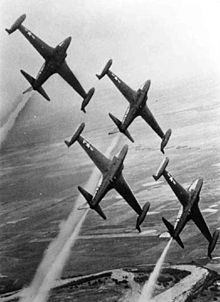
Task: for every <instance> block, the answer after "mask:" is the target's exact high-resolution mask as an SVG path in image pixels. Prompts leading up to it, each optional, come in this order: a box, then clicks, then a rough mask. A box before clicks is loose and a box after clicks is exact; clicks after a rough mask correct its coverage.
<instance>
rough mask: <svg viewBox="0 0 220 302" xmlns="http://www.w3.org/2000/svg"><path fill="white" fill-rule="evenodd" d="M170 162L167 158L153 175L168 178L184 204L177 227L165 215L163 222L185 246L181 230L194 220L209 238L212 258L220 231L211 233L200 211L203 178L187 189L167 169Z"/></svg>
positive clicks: (172, 235) (156, 177)
mask: <svg viewBox="0 0 220 302" xmlns="http://www.w3.org/2000/svg"><path fill="white" fill-rule="evenodd" d="M168 163H169V159H168V158H165V159H164V160H163V161H162V163H161V165H160V167H159V169H158V171H157V173H156V174H155V175H153V177H154V179H155V180H158V179H159V178H160V177H161V176H162V175H163V176H164V178H165V179H166V181H167V183H168V184H169V186H170V187H171V189H172V190H173V192H174V193H175V195H176V197H177V198H178V199H179V201H180V203H181V204H182V207H183V211H182V214H181V216H180V218H179V221H178V222H177V224H176V227H175V229H174V227H173V226H172V224H171V223H170V222H169V221H167V220H166V219H165V218H164V217H163V218H162V219H163V222H164V224H165V225H166V227H167V229H168V231H169V233H170V235H171V237H173V238H174V239H175V240H176V241H177V242H178V243H179V245H180V246H181V247H182V248H184V245H183V243H182V241H181V239H180V237H179V235H180V233H181V231H182V230H183V228H184V227H185V225H186V223H187V222H188V221H189V220H190V219H191V220H193V222H194V223H195V224H196V225H197V227H198V228H199V230H200V231H201V233H202V234H203V235H204V237H205V238H206V239H207V240H208V242H209V245H208V257H209V258H211V253H212V251H213V250H214V248H215V246H216V243H217V240H218V237H219V232H218V231H217V230H216V231H215V232H214V233H213V236H212V235H211V233H210V231H209V228H208V226H207V224H206V222H205V220H204V218H203V216H202V214H201V212H200V209H199V206H198V203H199V199H200V191H201V188H202V185H203V179H202V178H199V179H196V180H195V181H194V182H193V183H192V184H191V185H190V187H189V188H188V189H187V190H185V189H184V188H183V187H182V186H181V185H180V184H179V183H178V182H177V181H176V180H175V179H174V178H173V176H172V175H171V174H170V173H169V172H168V171H167V170H166V167H167V165H168Z"/></svg>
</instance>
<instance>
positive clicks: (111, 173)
mask: <svg viewBox="0 0 220 302" xmlns="http://www.w3.org/2000/svg"><path fill="white" fill-rule="evenodd" d="M84 127H85V124H84V123H82V124H81V125H80V126H79V128H78V129H77V131H76V132H75V134H74V135H73V137H72V138H71V140H70V141H65V144H66V145H67V146H68V147H70V146H71V145H72V144H73V143H74V142H75V141H78V143H79V144H80V145H81V147H82V148H83V149H84V150H85V151H86V153H87V154H88V156H89V157H90V158H91V160H92V161H93V162H94V164H95V165H96V166H97V168H98V169H99V170H100V171H101V173H102V182H101V184H100V186H99V187H98V188H97V189H96V192H95V195H94V196H92V195H91V194H90V193H89V192H87V191H86V190H85V189H83V188H82V187H80V186H78V189H79V191H80V193H81V194H82V195H83V196H84V197H85V199H86V201H87V202H88V204H89V206H90V208H91V209H93V210H95V211H96V212H97V213H98V214H99V215H100V216H101V217H102V218H103V219H106V216H105V214H104V213H103V211H102V209H101V207H100V205H99V203H100V202H101V200H102V199H103V197H104V196H105V195H106V193H107V192H108V191H110V190H111V189H113V188H114V189H115V190H116V191H117V192H118V193H119V194H120V195H121V196H122V197H123V198H124V199H125V200H126V202H127V203H128V204H129V206H130V207H131V208H132V209H133V210H134V211H135V212H136V213H137V214H138V218H137V222H136V228H137V230H138V231H139V232H140V231H141V229H140V225H141V223H142V222H143V221H144V219H145V217H146V214H147V212H148V210H149V208H150V203H149V202H146V203H145V205H144V207H143V209H142V208H141V206H140V205H139V203H138V202H137V200H136V198H135V196H134V194H133V193H132V191H131V189H130V188H129V186H128V184H127V182H126V181H125V179H124V177H123V175H122V170H123V168H124V165H123V162H124V159H125V156H126V154H127V152H128V146H127V145H125V146H124V147H123V148H122V150H121V151H120V153H119V155H118V156H114V157H113V159H112V160H110V159H108V158H107V157H105V156H104V155H103V154H102V153H101V152H100V151H98V150H97V149H96V148H95V147H94V146H93V145H91V144H90V143H89V142H88V141H87V140H86V139H85V138H83V137H82V136H81V135H80V134H81V133H82V131H83V129H84Z"/></svg>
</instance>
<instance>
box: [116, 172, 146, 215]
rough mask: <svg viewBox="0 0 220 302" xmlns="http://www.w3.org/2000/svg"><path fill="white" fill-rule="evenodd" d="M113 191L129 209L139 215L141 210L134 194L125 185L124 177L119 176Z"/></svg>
mask: <svg viewBox="0 0 220 302" xmlns="http://www.w3.org/2000/svg"><path fill="white" fill-rule="evenodd" d="M114 188H115V190H116V191H117V192H118V193H119V194H120V195H121V196H122V197H123V198H124V199H125V201H126V202H127V203H128V204H129V206H130V207H132V209H133V210H134V211H135V212H136V213H137V214H138V215H141V213H142V208H141V206H140V205H139V203H138V202H137V200H136V198H135V197H134V194H133V193H132V191H131V189H130V188H129V186H128V184H127V183H126V181H125V179H124V177H123V176H122V175H121V176H120V178H119V179H118V181H117V182H116V183H115V184H114Z"/></svg>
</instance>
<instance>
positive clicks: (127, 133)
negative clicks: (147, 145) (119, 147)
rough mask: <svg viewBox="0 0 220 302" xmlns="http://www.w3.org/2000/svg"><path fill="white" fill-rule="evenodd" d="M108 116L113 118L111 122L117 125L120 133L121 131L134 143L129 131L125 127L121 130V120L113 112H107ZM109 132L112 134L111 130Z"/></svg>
mask: <svg viewBox="0 0 220 302" xmlns="http://www.w3.org/2000/svg"><path fill="white" fill-rule="evenodd" d="M109 116H110V118H111V119H112V120H113V122H114V123H115V125H116V126H117V127H118V129H119V131H120V132H121V133H123V134H124V135H126V136H127V138H128V139H129V140H130V141H131V142H132V143H134V139H133V137H132V136H131V134H130V133H129V131H128V130H127V129H126V130H122V122H121V121H120V120H119V119H117V117H115V116H114V115H113V114H111V113H109ZM109 134H113V133H112V132H109Z"/></svg>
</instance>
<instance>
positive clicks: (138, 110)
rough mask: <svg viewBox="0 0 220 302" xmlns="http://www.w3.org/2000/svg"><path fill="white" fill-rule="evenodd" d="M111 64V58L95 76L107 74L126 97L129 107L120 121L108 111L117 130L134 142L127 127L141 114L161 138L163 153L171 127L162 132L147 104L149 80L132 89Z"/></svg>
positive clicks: (99, 76)
mask: <svg viewBox="0 0 220 302" xmlns="http://www.w3.org/2000/svg"><path fill="white" fill-rule="evenodd" d="M111 65H112V60H109V61H108V63H107V64H106V66H105V68H104V69H103V71H102V72H101V74H100V75H98V74H97V75H96V76H97V78H98V79H101V78H103V77H104V76H105V75H107V76H108V77H109V79H110V80H111V81H112V82H113V83H114V84H115V86H116V87H117V88H118V89H119V91H120V92H121V93H122V94H123V96H124V97H125V98H126V99H127V101H128V102H129V107H128V109H127V111H126V113H125V115H124V118H123V121H122V122H121V121H120V120H119V119H117V118H116V117H115V116H114V115H113V114H111V113H109V116H110V118H111V119H112V120H113V122H114V123H115V124H116V126H117V127H118V130H119V131H120V132H122V133H123V134H125V135H126V136H127V137H128V139H130V140H131V141H132V142H134V139H133V138H132V136H131V134H130V133H129V132H128V127H129V126H130V124H131V123H132V122H133V120H134V119H135V118H136V117H137V116H141V117H142V118H143V119H144V120H145V121H146V123H147V124H148V125H149V126H150V127H151V128H152V129H153V130H154V131H155V132H156V133H157V134H158V135H159V136H160V138H161V139H162V142H161V146H160V150H161V152H163V153H164V148H165V146H166V145H167V143H168V140H169V138H170V135H171V129H169V130H167V132H166V133H165V134H164V132H163V131H162V129H161V128H160V126H159V124H158V123H157V121H156V119H155V118H154V116H153V114H152V113H151V111H150V109H149V108H148V106H147V99H148V96H147V94H148V90H149V88H150V84H151V81H150V80H148V81H146V83H145V84H144V86H143V88H142V89H141V88H140V89H138V90H137V91H134V90H133V89H131V88H130V87H129V86H128V85H127V84H125V83H124V82H123V81H122V80H121V79H119V77H118V76H116V75H115V74H114V73H113V72H112V71H111V70H110V67H111ZM115 132H116V131H113V132H110V133H109V134H113V133H115Z"/></svg>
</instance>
